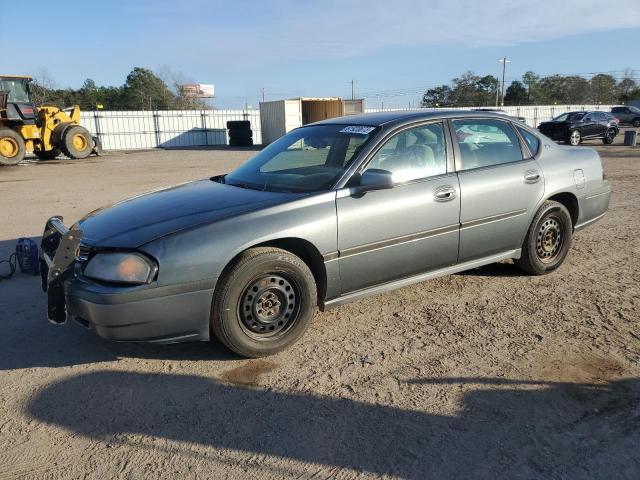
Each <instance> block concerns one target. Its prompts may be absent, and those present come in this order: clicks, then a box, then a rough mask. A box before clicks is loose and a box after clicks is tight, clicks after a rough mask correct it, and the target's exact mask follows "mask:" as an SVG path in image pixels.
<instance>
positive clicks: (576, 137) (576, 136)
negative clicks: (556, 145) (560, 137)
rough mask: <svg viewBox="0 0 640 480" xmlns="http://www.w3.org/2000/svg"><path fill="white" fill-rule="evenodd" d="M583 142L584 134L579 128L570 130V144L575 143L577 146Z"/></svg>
mask: <svg viewBox="0 0 640 480" xmlns="http://www.w3.org/2000/svg"><path fill="white" fill-rule="evenodd" d="M581 142H582V134H581V133H580V131H579V130H571V131H570V132H569V136H568V137H567V143H568V144H569V145H573V146H574V147H577V146H578V145H580V143H581Z"/></svg>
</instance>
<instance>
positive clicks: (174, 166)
mask: <svg viewBox="0 0 640 480" xmlns="http://www.w3.org/2000/svg"><path fill="white" fill-rule="evenodd" d="M591 145H592V146H595V147H596V148H597V149H598V151H599V152H600V154H601V155H602V156H603V159H604V165H605V169H606V172H607V175H608V177H609V178H610V179H611V181H612V183H613V188H614V195H613V199H612V204H611V208H610V211H609V213H608V215H607V216H606V217H605V218H604V219H603V220H602V221H600V222H598V223H597V224H595V225H594V226H592V227H591V228H588V229H586V230H584V231H582V232H580V233H578V234H577V235H576V237H575V241H574V245H573V248H572V249H571V252H570V254H569V256H568V258H567V261H566V263H565V264H564V266H563V267H562V268H561V269H560V270H559V271H557V272H555V273H553V274H550V275H547V276H543V277H530V276H526V275H523V274H521V273H520V272H519V271H518V270H516V269H515V268H514V267H513V266H512V265H510V264H509V263H501V264H495V265H491V266H488V267H484V268H480V269H477V270H474V271H471V272H467V273H464V274H459V275H453V276H450V277H446V278H442V279H438V280H434V281H430V282H427V283H422V284H418V285H414V286H411V287H407V288H404V289H401V290H398V291H396V292H392V293H387V294H383V295H378V296H375V297H371V298H369V299H366V300H363V301H359V302H357V303H352V304H349V305H346V306H343V307H340V308H337V309H335V310H331V311H328V312H326V313H318V314H317V315H316V317H315V319H314V321H313V324H312V326H311V328H310V329H309V331H308V332H307V334H306V335H305V336H304V338H303V339H302V340H301V341H300V342H299V343H298V344H296V345H295V346H294V347H292V348H291V349H289V350H287V351H285V352H283V353H281V354H279V355H277V356H274V357H271V358H268V359H263V360H242V359H239V358H238V357H236V356H234V355H232V354H230V353H228V352H227V351H226V350H225V349H224V348H223V347H222V346H221V345H220V344H218V343H211V344H204V343H198V344H182V345H171V346H158V345H140V344H117V343H112V342H108V341H105V340H101V339H100V338H98V337H96V336H95V335H94V334H93V333H91V332H88V331H86V330H84V329H82V328H81V327H79V326H77V325H75V324H68V325H65V326H61V327H57V326H53V325H50V324H49V323H47V321H46V319H45V296H44V295H43V293H42V292H41V291H40V287H39V280H38V279H37V278H34V277H28V276H26V275H22V274H16V275H15V276H14V278H12V279H11V280H7V281H1V282H0V478H2V479H14V478H34V479H49V478H51V479H63V478H64V479H68V478H74V479H75V478H82V479H85V478H86V479H106V478H109V479H111V478H114V479H116V478H117V479H131V480H133V479H140V478H166V479H175V478H189V479H192V478H193V479H205V478H216V479H217V478H231V479H240V478H314V479H326V478H336V479H353V478H371V477H400V478H413V479H423V478H433V479H448V478H452V479H453V478H455V479H463V478H513V479H515V478H522V479H542V478H545V479H546V478H553V479H609V478H617V479H638V478H640V365H639V361H640V329H639V328H638V327H639V325H640V322H639V320H640V313H639V309H640V296H639V294H640V246H639V245H640V243H639V242H638V230H639V227H640V209H639V207H640V147H638V148H635V149H631V148H626V147H622V146H611V147H605V146H603V145H602V144H601V143H597V142H594V143H592V144H591ZM252 154H253V152H251V151H237V150H236V151H230V150H224V149H220V150H173V151H146V152H137V153H113V154H111V155H108V156H104V157H100V158H92V159H90V160H88V161H79V162H75V161H68V160H60V161H54V162H46V163H37V162H31V163H26V164H24V165H21V166H17V167H11V168H3V169H1V170H0V200H1V201H0V219H2V224H1V226H0V258H6V257H7V256H8V254H9V253H10V251H11V250H12V249H13V248H14V245H15V241H16V239H17V238H18V237H21V236H31V237H38V236H39V235H40V234H41V233H42V227H43V225H44V222H45V221H46V219H47V218H48V217H49V216H51V215H54V214H61V215H63V216H64V217H65V219H66V222H67V223H72V222H74V221H75V220H77V219H78V218H80V217H81V216H82V215H83V214H84V213H86V212H88V211H90V210H92V209H94V208H96V207H99V206H101V205H104V204H106V203H110V202H113V201H116V200H119V199H122V198H124V197H127V196H131V195H133V194H136V193H139V192H143V191H147V190H150V189H155V188H159V187H162V186H167V185H171V184H175V183H179V182H184V181H188V180H191V179H197V178H202V177H205V176H210V175H213V174H217V173H222V172H225V171H228V170H229V169H230V168H232V167H233V166H234V165H237V164H238V163H239V162H241V161H243V160H245V159H246V158H248V157H250V156H251V155H252ZM4 267H5V265H2V266H1V268H2V271H3V272H4V271H5V268H4Z"/></svg>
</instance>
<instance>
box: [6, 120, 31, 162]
mask: <svg viewBox="0 0 640 480" xmlns="http://www.w3.org/2000/svg"><path fill="white" fill-rule="evenodd" d="M26 153H27V147H26V145H25V143H24V139H23V138H22V137H21V136H20V134H19V133H18V132H15V131H14V130H11V129H10V128H0V165H17V164H18V163H20V162H21V161H22V160H23V159H24V156H25V154H26Z"/></svg>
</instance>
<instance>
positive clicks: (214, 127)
mask: <svg viewBox="0 0 640 480" xmlns="http://www.w3.org/2000/svg"><path fill="white" fill-rule="evenodd" d="M229 120H249V121H250V122H251V129H252V130H253V142H254V143H256V144H260V143H262V135H261V132H260V113H259V112H256V111H253V110H157V111H122V112H119V111H94V112H82V117H81V120H80V121H81V123H82V125H83V126H84V127H86V128H87V129H89V131H90V132H91V133H92V134H93V135H95V136H97V137H98V138H99V139H100V141H101V142H102V148H104V149H105V150H133V149H141V148H157V147H162V148H164V147H196V146H207V145H227V144H228V143H229V136H228V133H227V121H229Z"/></svg>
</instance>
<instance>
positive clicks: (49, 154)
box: [33, 147, 62, 161]
mask: <svg viewBox="0 0 640 480" xmlns="http://www.w3.org/2000/svg"><path fill="white" fill-rule="evenodd" d="M33 153H34V154H35V156H36V157H38V160H40V161H46V160H55V159H56V158H57V157H58V156H59V155H60V154H61V153H62V151H61V150H60V149H59V148H58V147H54V148H53V150H47V151H39V152H38V151H35V152H33Z"/></svg>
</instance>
